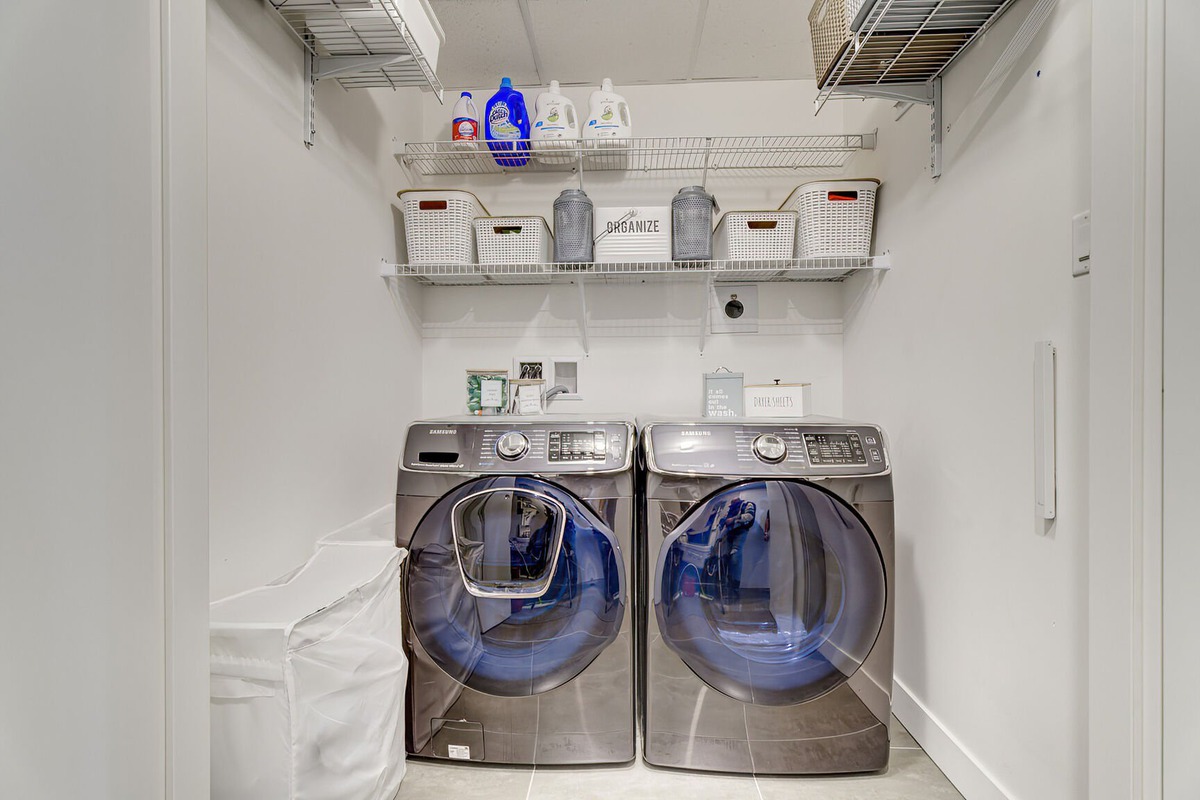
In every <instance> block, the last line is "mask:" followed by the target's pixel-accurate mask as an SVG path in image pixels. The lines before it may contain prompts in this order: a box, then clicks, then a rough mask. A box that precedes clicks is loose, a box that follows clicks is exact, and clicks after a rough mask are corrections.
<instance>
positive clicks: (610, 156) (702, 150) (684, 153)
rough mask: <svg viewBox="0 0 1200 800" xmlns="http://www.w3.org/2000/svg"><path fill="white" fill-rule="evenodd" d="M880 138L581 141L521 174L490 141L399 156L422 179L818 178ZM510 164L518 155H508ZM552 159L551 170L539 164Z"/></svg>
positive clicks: (428, 146) (408, 147)
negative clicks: (605, 175)
mask: <svg viewBox="0 0 1200 800" xmlns="http://www.w3.org/2000/svg"><path fill="white" fill-rule="evenodd" d="M876 138H877V137H876V134H875V133H858V134H844V135H833V136H740V137H711V136H710V137H705V136H688V137H666V138H633V139H621V140H615V142H614V140H608V144H607V145H606V146H605V147H603V148H596V147H589V146H588V143H587V142H578V143H576V144H575V145H574V146H572V147H567V148H565V149H559V150H552V151H543V153H541V154H539V153H538V152H536V151H532V150H530V146H531V143H530V142H529V141H522V142H519V143H517V149H518V150H521V149H524V150H530V152H528V153H518V155H528V156H529V162H528V163H527V164H525V165H523V166H520V167H511V166H501V165H500V164H498V163H497V161H496V155H495V154H493V153H492V151H491V150H489V149H488V147H487V143H486V142H475V143H470V144H464V143H462V142H458V143H455V142H408V143H406V144H405V145H404V151H403V153H397V154H396V157H397V158H398V159H399V160H400V163H401V164H403V165H404V166H405V167H408V168H409V169H412V170H414V171H415V172H417V173H419V174H421V175H483V174H508V173H519V172H573V171H577V170H580V171H585V172H586V171H612V170H624V171H630V172H639V171H644V172H659V171H708V170H711V171H713V172H723V171H737V172H755V171H767V172H773V171H789V170H790V171H812V172H823V171H832V170H837V169H839V168H841V167H843V166H845V165H846V163H847V162H848V161H849V160H850V157H851V156H853V155H854V154H855V153H857V152H858V151H860V150H874V149H875V144H876ZM502 155H503V157H504V158H505V160H511V159H512V155H513V154H512V153H509V152H507V151H505V152H504V153H503V154H502ZM539 155H545V156H546V157H547V159H548V160H550V161H551V162H552V163H545V162H543V161H542V160H539Z"/></svg>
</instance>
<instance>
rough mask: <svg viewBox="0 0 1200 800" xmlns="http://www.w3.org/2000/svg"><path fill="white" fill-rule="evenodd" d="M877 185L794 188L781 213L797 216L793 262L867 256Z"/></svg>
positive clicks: (839, 183) (831, 183) (829, 183)
mask: <svg viewBox="0 0 1200 800" xmlns="http://www.w3.org/2000/svg"><path fill="white" fill-rule="evenodd" d="M878 191H879V181H878V180H876V179H874V178H866V179H862V180H852V181H816V182H814V183H806V184H804V185H803V186H797V187H796V188H795V190H793V191H792V193H791V194H790V195H788V199H787V200H784V201H783V205H782V206H780V209H781V210H788V211H796V212H798V213H799V214H800V219H799V224H798V225H797V227H796V258H835V257H844V256H869V255H871V232H872V229H873V228H874V227H875V195H876V194H877V193H878Z"/></svg>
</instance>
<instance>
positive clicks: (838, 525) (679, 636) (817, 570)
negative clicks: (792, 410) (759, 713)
mask: <svg viewBox="0 0 1200 800" xmlns="http://www.w3.org/2000/svg"><path fill="white" fill-rule="evenodd" d="M651 585H652V587H653V592H654V611H655V615H656V617H657V621H658V629H659V633H660V634H661V635H662V637H663V641H664V642H665V643H666V645H667V646H668V647H670V648H671V650H673V651H674V652H675V653H676V654H678V655H679V657H680V658H682V659H683V661H684V663H686V664H687V665H688V667H689V668H690V669H691V670H692V671H693V672H695V673H696V675H698V676H699V677H700V678H701V679H703V680H704V681H705V682H706V683H707V684H709V685H710V686H712V687H713V688H714V689H716V690H718V691H720V692H722V693H724V694H726V695H729V696H730V697H733V698H735V699H737V700H741V701H743V702H747V703H755V704H757V705H793V704H796V703H803V702H806V701H808V700H812V699H814V698H816V697H819V696H820V695H822V694H825V693H826V692H828V691H831V690H832V689H834V688H836V687H837V686H839V685H840V684H842V683H844V682H845V681H846V680H848V679H849V678H850V676H851V675H853V674H854V673H855V672H856V671H857V670H858V668H859V667H860V666H861V665H862V662H863V660H864V659H865V658H866V657H867V655H868V654H869V653H870V652H871V648H872V647H873V646H874V644H875V640H876V638H877V637H878V636H879V631H880V628H881V627H882V625H883V614H884V609H885V605H886V602H887V579H886V576H885V574H884V567H883V559H882V556H881V555H880V552H879V547H878V545H877V544H876V543H875V539H874V537H873V536H872V535H871V533H870V531H869V530H868V529H867V526H866V524H865V523H864V522H863V520H862V518H861V517H859V516H858V514H857V513H855V511H854V510H853V509H852V508H850V506H849V505H847V504H846V503H845V502H843V501H842V500H841V499H839V498H838V497H836V496H835V495H833V494H830V493H829V492H827V491H825V490H824V489H821V488H819V487H817V486H816V485H814V484H811V483H806V482H802V481H753V482H746V483H741V484H736V485H733V486H730V487H727V488H726V489H724V490H722V491H720V492H717V493H716V494H714V495H712V496H710V497H708V498H707V499H705V500H704V501H702V502H701V503H699V504H697V505H696V506H695V507H694V508H693V509H692V510H691V512H690V513H689V514H688V515H687V516H686V517H685V518H684V519H683V521H682V522H681V523H680V524H679V526H678V527H677V528H676V529H675V530H674V531H673V532H672V533H670V534H669V535H668V536H667V537H666V538H665V539H664V541H663V545H662V548H661V550H660V551H659V559H658V565H657V568H656V570H655V573H654V576H653V578H652V582H651Z"/></svg>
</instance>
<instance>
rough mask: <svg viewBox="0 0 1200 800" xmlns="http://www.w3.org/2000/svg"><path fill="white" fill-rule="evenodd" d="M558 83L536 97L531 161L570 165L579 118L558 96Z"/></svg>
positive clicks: (571, 106)
mask: <svg viewBox="0 0 1200 800" xmlns="http://www.w3.org/2000/svg"><path fill="white" fill-rule="evenodd" d="M558 89H559V87H558V81H550V89H549V90H548V91H545V92H542V93H541V94H539V95H538V96H537V101H536V102H535V103H534V118H533V128H532V129H530V132H529V137H530V139H531V144H532V147H533V153H534V157H536V158H537V160H538V161H541V162H542V163H543V164H569V163H571V162H572V161H574V160H575V152H574V150H575V146H576V145H577V144H578V142H579V117H578V115H577V114H576V113H575V104H574V103H572V102H571V101H570V100H569V99H567V98H566V97H565V96H564V95H563V94H562V93H561V92H559V90H558Z"/></svg>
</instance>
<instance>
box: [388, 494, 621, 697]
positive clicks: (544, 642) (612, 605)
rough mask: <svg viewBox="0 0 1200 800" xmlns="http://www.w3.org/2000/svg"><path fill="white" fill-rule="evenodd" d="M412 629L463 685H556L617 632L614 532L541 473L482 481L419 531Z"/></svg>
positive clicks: (408, 589) (524, 690)
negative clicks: (543, 477)
mask: <svg viewBox="0 0 1200 800" xmlns="http://www.w3.org/2000/svg"><path fill="white" fill-rule="evenodd" d="M405 599H406V602H407V607H408V612H409V619H410V620H411V623H412V628H413V633H414V635H415V636H416V638H417V640H418V641H419V642H420V643H421V646H422V647H424V648H425V651H426V652H427V653H428V654H429V656H430V657H431V658H432V659H433V660H434V662H436V663H437V664H438V666H439V667H441V668H442V669H443V670H445V671H446V673H447V674H449V675H450V676H451V677H453V678H455V679H456V680H458V681H459V682H460V683H462V684H464V685H466V686H469V687H470V688H472V689H475V690H477V691H480V692H484V693H487V694H492V695H499V696H502V697H523V696H528V695H532V694H540V693H542V692H547V691H550V690H551V689H554V688H556V687H558V686H561V685H562V684H564V683H566V682H567V681H569V680H570V679H572V678H574V677H575V676H576V675H578V674H579V673H580V672H582V671H583V670H584V668H585V667H587V665H588V664H590V663H591V662H592V661H593V660H594V659H595V658H596V656H598V655H599V654H600V652H601V651H602V650H603V649H604V648H605V647H607V646H608V645H609V644H610V643H611V642H612V641H613V640H614V639H615V638H616V636H617V633H618V631H619V630H620V627H621V622H622V620H623V618H624V613H625V572H624V567H623V562H622V559H621V552H620V548H619V545H618V543H617V540H616V537H615V536H614V534H613V533H612V531H611V530H609V528H608V527H607V526H606V525H605V523H604V522H603V521H602V520H600V518H599V517H597V516H596V515H595V514H594V513H593V512H592V511H591V510H590V509H589V508H588V507H587V506H586V505H585V504H584V503H583V502H582V501H580V500H579V499H578V498H576V497H575V496H574V495H572V494H571V493H570V492H568V491H566V490H565V489H563V488H562V487H559V486H555V485H554V484H551V483H548V482H546V481H542V480H538V479H536V478H527V477H511V476H505V477H495V478H481V479H478V480H474V481H471V482H469V483H466V484H464V485H462V486H460V487H458V488H456V489H455V490H454V491H452V492H450V493H449V494H447V495H446V496H445V497H443V498H441V499H440V500H438V502H437V503H435V504H434V506H433V507H432V508H431V509H430V510H429V512H428V513H427V514H426V515H425V517H424V518H423V519H422V520H421V522H420V524H419V525H418V526H417V530H416V532H415V534H414V535H413V539H412V547H411V552H410V554H409V559H408V569H407V575H406V579H405Z"/></svg>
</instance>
